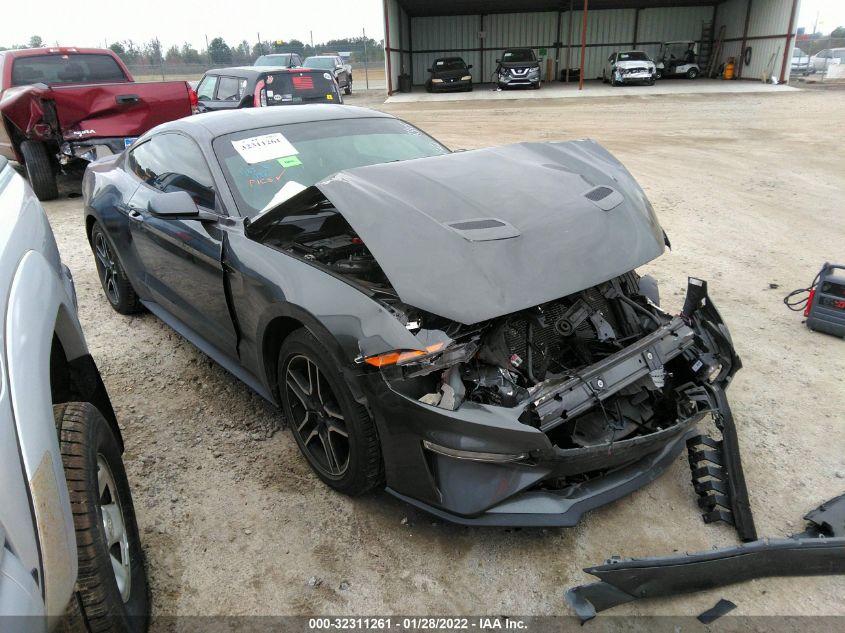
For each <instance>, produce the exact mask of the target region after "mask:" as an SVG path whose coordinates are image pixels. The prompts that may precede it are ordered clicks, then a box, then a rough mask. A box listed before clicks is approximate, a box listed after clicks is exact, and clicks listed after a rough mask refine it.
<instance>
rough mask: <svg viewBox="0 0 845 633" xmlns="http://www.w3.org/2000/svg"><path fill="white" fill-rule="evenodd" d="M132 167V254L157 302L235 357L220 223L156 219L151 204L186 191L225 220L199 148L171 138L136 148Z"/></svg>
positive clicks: (184, 139)
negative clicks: (137, 181)
mask: <svg viewBox="0 0 845 633" xmlns="http://www.w3.org/2000/svg"><path fill="white" fill-rule="evenodd" d="M129 167H130V169H131V170H132V172H133V173H134V174H135V175H136V176H137V177H138V178H139V179H140V180H141V183H140V184H139V186H138V189H137V190H136V191H135V194H134V195H133V196H132V199H131V200H130V201H129V206H130V216H129V217H130V220H131V222H130V232H131V235H132V244H133V249H134V250H135V253H136V257H137V260H138V262H139V265H140V268H141V270H142V274H143V280H144V285H145V287H146V290H147V293H148V295H149V296H150V297H151V299H152V300H153V301H155V302H156V303H157V304H159V305H160V306H161V307H163V308H164V309H165V310H167V312H169V313H170V314H172V315H173V316H175V317H176V318H177V319H179V321H181V322H182V323H184V324H185V325H187V326H188V327H189V328H190V329H191V330H193V331H194V332H196V333H197V334H199V336H201V337H202V338H203V339H205V340H206V341H207V342H209V343H211V344H212V345H214V346H215V347H216V348H217V349H218V350H220V351H221V352H223V353H224V354H226V355H228V356H230V357H232V358H236V357H237V351H236V336H235V329H234V325H233V323H232V319H231V315H230V312H229V306H228V302H227V301H226V295H225V292H224V275H223V265H222V252H223V239H224V231H223V229H222V228H221V224H220V223H219V222H216V221H200V220H194V219H173V218H168V219H164V218H156V217H153V216H152V215H151V214H150V213H149V210H148V205H149V201H150V199H151V198H152V197H153V196H156V195H159V194H161V193H162V192H165V193H166V192H171V191H187V192H188V193H189V194H191V197H193V199H194V201H195V202H196V203H197V206H198V207H199V208H200V209H201V210H204V211H209V212H211V213H213V214H215V215H217V216H218V217H219V218H220V220H221V221H225V211H224V210H223V209H222V207H221V206H220V203H219V201H218V199H217V196H216V195H215V191H214V180H213V178H212V176H211V172H210V171H209V169H208V165H207V163H206V162H205V158H204V157H203V155H202V153H201V152H200V149H199V147H198V146H197V144H196V143H195V142H194V141H193V140H192V139H190V138H188V137H187V136H184V135H182V134H180V133H177V132H165V133H162V134H158V135H156V136H153V137H152V138H151V139H150V140H148V141H146V142H145V143H142V144H141V145H139V146H138V147H136V148H134V149H133V150H132V151H131V152H130V154H129Z"/></svg>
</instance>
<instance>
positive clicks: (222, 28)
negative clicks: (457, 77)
mask: <svg viewBox="0 0 845 633" xmlns="http://www.w3.org/2000/svg"><path fill="white" fill-rule="evenodd" d="M4 4H5V5H6V6H5V7H4V9H3V19H2V20H0V45H3V46H11V45H13V44H23V43H25V42H26V41H27V40H28V39H29V36H30V35H40V36H41V37H42V38H43V40H44V42H45V43H46V44H50V45H55V43H56V42H57V41H58V42H59V44H62V45H68V46H70V45H76V46H103V45H104V43H106V42H108V43H111V42H113V41H116V40H126V39H131V40H134V41H136V42H139V43H140V42H146V41H148V40H150V39H153V38H155V37H158V38H159V40H160V41H161V43H162V45H163V46H164V48H165V49H166V48H168V47H170V46H171V45H173V44H176V45H181V44H182V43H183V42H185V41H188V42H190V43H191V44H192V45H193V46H194V47H196V48H198V49H199V48H204V47H205V37H206V35H207V36H208V39H212V38H214V37H217V36H222V37H223V38H224V39H225V40H226V41H227V42H228V43H229V44H237V43H238V42H240V41H241V40H244V39H245V40H247V41H248V42H249V43H250V44H253V43H255V41H256V40H257V38H258V34H259V33H260V34H261V39H262V40H271V41H272V40H277V39H282V40H288V39H293V38H296V39H299V40H302V41H303V42H307V41H308V40H309V38H310V37H311V35H310V32H311V31H313V33H314V41H315V42H324V41H326V40H329V39H332V38H337V37H347V36H353V35H360V34H361V29H362V28H365V29H366V30H367V35H369V36H371V37H373V38H374V39H376V40H379V39H381V38H382V37H384V22H383V19H382V0H240V1H238V0H235V1H233V0H201V1H196V0H194V1H189V0H135V1H134V2H129V1H128V0H77V1H76V2H68V1H67V0H39V2H38V3H37V4H38V17H37V19H36V20H33V14H32V10H33V5H31V4H30V3H29V2H27V1H26V0H5V2H4ZM817 12H819V14H820V18H819V30H820V31H822V32H824V33H828V32H830V31H831V30H832V29H834V28H835V27H837V26H840V25H842V26H845V0H801V10H800V13H799V17H798V26H804V27H806V28H807V31H810V29H811V28H812V26H813V22H814V21H815V19H816V13H817Z"/></svg>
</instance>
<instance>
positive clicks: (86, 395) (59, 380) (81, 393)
mask: <svg viewBox="0 0 845 633" xmlns="http://www.w3.org/2000/svg"><path fill="white" fill-rule="evenodd" d="M74 321H75V319H74V318H73V317H72V316H71V315H70V314H68V313H67V309H66V308H65V307H64V306H61V307H60V309H59V312H58V315H57V316H56V326H55V328H54V332H53V342H52V345H51V348H50V396H51V398H52V401H53V404H54V405H56V404H63V403H66V402H89V403H91V404H92V405H94V406H95V407H96V408H97V410H98V411H99V412H100V415H102V416H103V417H104V418H105V419H106V421H107V422H108V423H109V426H110V427H111V429H112V431H113V432H114V434H115V437H116V438H117V441H118V444H119V445H120V450H121V452H123V448H124V444H123V436H122V435H121V433H120V427H119V425H118V422H117V416H116V415H115V413H114V408H113V407H112V403H111V399H110V398H109V394H108V391H107V390H106V386H105V384H104V383H103V379H102V376H101V375H100V371H99V369H98V368H97V364H96V363H95V362H94V358H93V357H92V356H91V354H90V353H89V352H88V348H87V346H86V345H85V341H84V339H83V338H82V335H81V331H78V330H77V328H75V327H74Z"/></svg>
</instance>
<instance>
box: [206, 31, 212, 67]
mask: <svg viewBox="0 0 845 633" xmlns="http://www.w3.org/2000/svg"><path fill="white" fill-rule="evenodd" d="M205 54H206V56H207V57H208V65H209V66H210V65H211V49H210V48H209V47H208V35H206V36H205Z"/></svg>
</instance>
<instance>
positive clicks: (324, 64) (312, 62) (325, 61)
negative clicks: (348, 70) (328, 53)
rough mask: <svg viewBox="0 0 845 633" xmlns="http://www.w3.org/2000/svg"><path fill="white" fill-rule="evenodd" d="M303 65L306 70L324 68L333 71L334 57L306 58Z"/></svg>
mask: <svg viewBox="0 0 845 633" xmlns="http://www.w3.org/2000/svg"><path fill="white" fill-rule="evenodd" d="M302 65H303V66H305V67H306V68H324V69H326V70H331V69H333V68H334V57H306V58H305V61H304V62H302Z"/></svg>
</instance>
